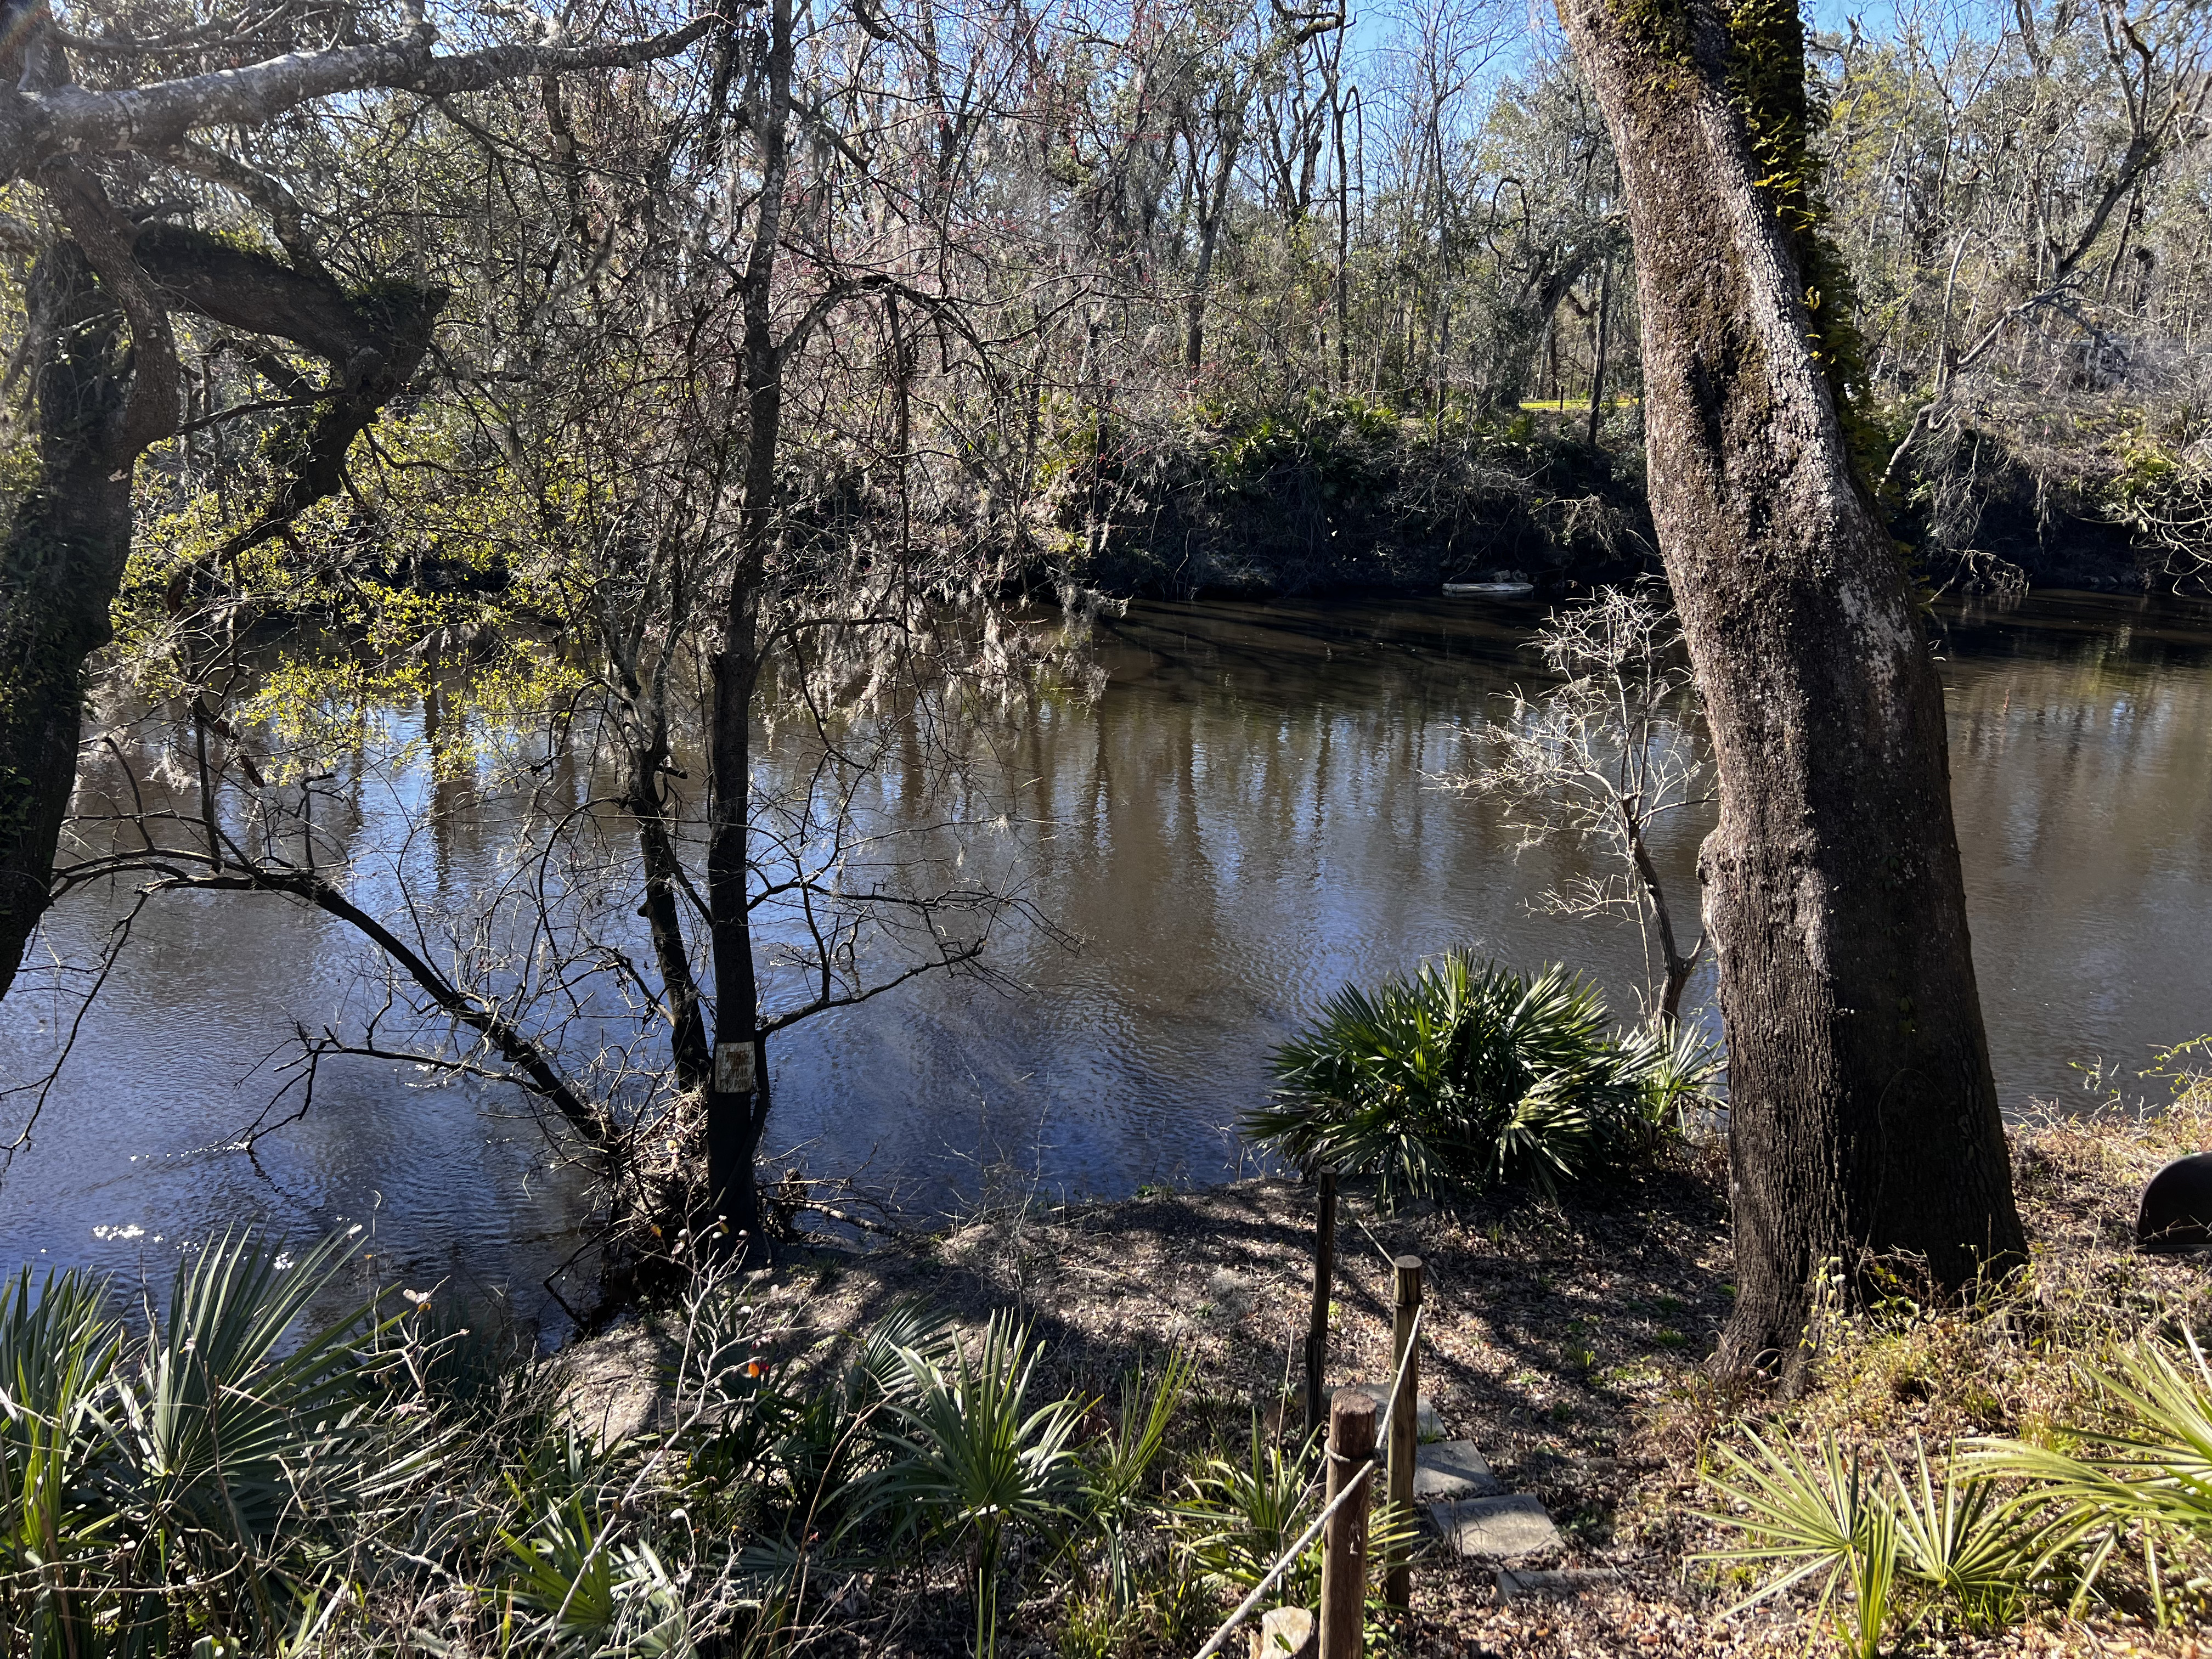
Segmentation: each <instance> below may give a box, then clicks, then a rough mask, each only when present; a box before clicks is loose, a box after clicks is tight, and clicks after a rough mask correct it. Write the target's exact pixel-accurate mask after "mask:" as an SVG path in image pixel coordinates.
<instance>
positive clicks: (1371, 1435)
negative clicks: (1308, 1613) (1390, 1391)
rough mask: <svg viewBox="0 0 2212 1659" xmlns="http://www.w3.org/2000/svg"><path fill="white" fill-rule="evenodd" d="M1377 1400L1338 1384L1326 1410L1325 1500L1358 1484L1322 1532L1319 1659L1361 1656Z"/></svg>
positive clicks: (1351, 1658)
mask: <svg viewBox="0 0 2212 1659" xmlns="http://www.w3.org/2000/svg"><path fill="white" fill-rule="evenodd" d="M1374 1449H1375V1401H1373V1400H1372V1399H1370V1397H1369V1396H1368V1395H1365V1394H1364V1393H1362V1392H1360V1391H1359V1390H1358V1389H1338V1390H1337V1393H1336V1398H1335V1399H1334V1401H1331V1402H1330V1405H1329V1412H1328V1502H1330V1503H1334V1502H1335V1501H1336V1496H1337V1494H1338V1493H1339V1492H1342V1491H1343V1490H1344V1488H1345V1486H1346V1483H1347V1482H1349V1481H1352V1480H1358V1481H1359V1482H1360V1483H1361V1484H1360V1489H1359V1491H1358V1492H1356V1493H1354V1494H1353V1495H1352V1497H1351V1498H1346V1500H1345V1504H1344V1507H1343V1508H1342V1509H1340V1510H1338V1511H1337V1512H1336V1513H1335V1514H1334V1515H1333V1516H1330V1517H1329V1522H1328V1530H1327V1531H1326V1532H1325V1533H1323V1534H1322V1557H1321V1659H1360V1650H1361V1647H1362V1645H1363V1644H1364V1641H1365V1637H1366V1626H1367V1508H1368V1503H1369V1500H1370V1498H1371V1497H1372V1496H1373V1492H1374V1487H1373V1486H1372V1484H1371V1481H1372V1477H1373V1474H1374V1468H1373V1466H1372V1465H1371V1464H1370V1463H1369V1462H1368V1461H1367V1457H1368V1454H1369V1453H1370V1452H1371V1451H1373V1450H1374Z"/></svg>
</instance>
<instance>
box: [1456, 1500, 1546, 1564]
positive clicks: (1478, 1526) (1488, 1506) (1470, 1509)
mask: <svg viewBox="0 0 2212 1659" xmlns="http://www.w3.org/2000/svg"><path fill="white" fill-rule="evenodd" d="M1429 1518H1430V1520H1431V1521H1432V1522H1435V1523H1436V1528H1437V1531H1438V1532H1440V1533H1442V1534H1443V1538H1444V1542H1445V1543H1446V1544H1448V1545H1449V1546H1450V1547H1451V1549H1452V1552H1453V1553H1455V1554H1457V1555H1473V1556H1482V1557H1485V1558H1486V1559H1490V1560H1493V1561H1513V1560H1517V1559H1520V1558H1521V1557H1522V1556H1528V1555H1537V1554H1541V1553H1542V1552H1544V1551H1546V1550H1551V1549H1559V1548H1561V1547H1564V1546H1565V1543H1566V1541H1565V1539H1563V1538H1561V1537H1560V1536H1559V1528H1557V1527H1555V1526H1553V1524H1552V1516H1551V1513H1550V1511H1548V1510H1546V1509H1545V1507H1544V1505H1543V1504H1542V1503H1541V1501H1539V1499H1538V1498H1536V1496H1535V1495H1534V1493H1533V1492H1509V1493H1507V1494H1506V1495H1505V1496H1504V1497H1503V1498H1456V1499H1451V1500H1448V1501H1446V1502H1444V1503H1441V1504H1431V1505H1430V1506H1429Z"/></svg>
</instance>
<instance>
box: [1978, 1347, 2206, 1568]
mask: <svg viewBox="0 0 2212 1659" xmlns="http://www.w3.org/2000/svg"><path fill="white" fill-rule="evenodd" d="M2183 1340H2184V1342H2185V1348H2186V1357H2185V1358H2184V1357H2183V1356H2180V1355H2177V1354H2175V1353H2174V1352H2172V1350H2171V1349H2170V1348H2168V1347H2166V1346H2165V1345H2164V1344H2162V1343H2158V1342H2148V1341H2147V1342H2142V1343H2139V1344H2137V1345H2136V1346H2133V1347H2131V1348H2127V1349H2124V1350H2123V1351H2122V1352H2120V1353H2119V1354H2118V1356H2117V1357H2116V1358H2114V1359H2113V1361H2112V1363H2111V1364H2109V1365H2108V1366H2094V1365H2084V1366H2081V1367H2080V1368H2079V1374H2080V1376H2081V1383H2082V1384H2083V1387H2084V1390H2085V1392H2086V1393H2087V1395H2089V1397H2090V1399H2091V1400H2092V1401H2093V1402H2094V1403H2093V1407H2092V1408H2091V1410H2090V1412H2089V1413H2088V1418H2087V1421H2086V1422H2084V1423H2082V1424H2080V1425H2075V1426H2074V1427H2073V1428H2072V1430H2071V1431H2070V1435H2069V1438H2070V1439H2071V1441H2072V1443H2073V1449H2072V1450H2070V1451H2062V1450H2058V1449H2052V1448H2049V1447H2044V1446H2035V1445H2030V1444H2027V1443H2024V1442H2021V1441H2017V1440H1984V1441H1982V1442H1980V1443H1978V1449H1977V1453H1976V1455H1975V1460H1974V1461H1975V1464H1976V1466H1977V1467H1978V1468H1980V1469H1981V1470H1983V1471H1984V1472H1985V1473H1987V1474H1990V1475H1993V1476H1998V1477H2012V1478H2015V1479H2019V1480H2025V1481H2027V1483H2028V1486H2027V1490H2026V1491H2025V1492H2023V1493H2022V1494H2021V1497H2020V1498H2016V1499H2015V1502H2014V1507H2015V1509H2016V1510H2026V1511H2030V1512H2033V1514H2035V1515H2037V1516H2039V1518H2040V1520H2041V1522H2042V1525H2043V1534H2042V1536H2043V1548H2042V1550H2041V1552H2040V1553H2039V1561H2038V1565H2039V1567H2044V1566H2048V1565H2051V1562H2053V1561H2054V1560H2056V1559H2058V1558H2059V1557H2060V1556H2062V1555H2068V1554H2070V1553H2075V1552H2077V1551H2078V1552H2081V1562H2082V1565H2081V1569H2080V1571H2079V1574H2078V1577H2077V1580H2076V1584H2075V1593H2074V1598H2073V1601H2074V1606H2075V1608H2076V1609H2077V1610H2078V1609H2079V1608H2080V1607H2081V1604H2082V1602H2083V1601H2086V1600H2087V1597H2088V1595H2089V1593H2090V1591H2091V1589H2093V1587H2094V1585H2095V1583H2096V1580H2097V1577H2098V1576H2099V1574H2100V1572H2102V1571H2103V1570H2104V1567H2105V1564H2106V1561H2107V1560H2109V1559H2111V1557H2112V1553H2113V1551H2114V1550H2115V1549H2117V1548H2118V1546H2119V1544H2120V1542H2121V1541H2122V1539H2123V1538H2124V1536H2125V1534H2127V1533H2128V1531H2129V1530H2130V1528H2134V1529H2136V1531H2138V1532H2139V1533H2140V1534H2141V1535H2142V1539H2143V1542H2144V1565H2145V1571H2146V1577H2148V1579H2149V1581H2150V1582H2149V1588H2150V1592H2151V1595H2152V1596H2153V1597H2154V1599H2155V1600H2157V1601H2159V1602H2160V1605H2161V1612H2162V1611H2163V1603H2164V1601H2165V1600H2166V1593H2165V1589H2164V1587H2163V1584H2162V1583H2161V1580H2162V1578H2163V1577H2164V1574H2163V1572H2162V1571H2161V1569H2160V1565H2159V1553H2160V1547H2161V1546H2162V1547H2164V1549H2165V1551H2166V1553H2168V1554H2169V1555H2178V1556H2181V1557H2194V1558H2196V1559H2199V1560H2202V1559H2205V1558H2206V1557H2208V1556H2212V1361H2208V1360H2207V1358H2206V1356H2205V1352H2204V1350H2203V1347H2202V1346H2199V1344H2198V1342H2197V1338H2196V1336H2195V1334H2193V1333H2190V1332H2185V1333H2184V1334H2183Z"/></svg>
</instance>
